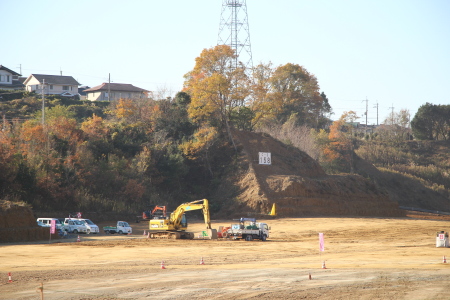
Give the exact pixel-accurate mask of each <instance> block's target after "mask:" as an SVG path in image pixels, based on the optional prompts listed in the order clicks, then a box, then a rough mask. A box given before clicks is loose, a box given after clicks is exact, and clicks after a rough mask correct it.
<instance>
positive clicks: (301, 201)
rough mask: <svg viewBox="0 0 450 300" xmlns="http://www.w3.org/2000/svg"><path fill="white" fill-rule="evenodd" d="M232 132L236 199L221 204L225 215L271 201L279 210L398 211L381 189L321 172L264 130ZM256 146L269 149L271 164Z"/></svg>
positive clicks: (261, 210) (261, 209)
mask: <svg viewBox="0 0 450 300" xmlns="http://www.w3.org/2000/svg"><path fill="white" fill-rule="evenodd" d="M233 136H234V137H235V139H236V142H237V144H238V145H239V147H240V149H241V152H240V153H241V156H240V157H239V166H240V167H241V171H240V172H239V174H236V176H235V182H234V184H235V186H237V189H236V191H235V194H234V198H235V199H237V201H235V202H233V203H228V205H226V206H225V208H224V209H223V212H224V213H225V214H226V215H234V216H238V215H240V216H242V214H243V213H246V214H248V215H251V214H267V213H268V212H269V211H270V208H271V207H272V204H273V203H276V205H277V212H278V215H279V216H319V215H321V216H344V215H347V216H348V215H353V216H389V217H393V216H403V215H404V213H403V211H401V210H400V209H399V208H398V203H396V202H393V201H391V200H390V198H389V196H388V194H387V193H385V192H382V191H380V190H379V189H378V188H377V187H376V186H375V185H374V184H372V183H371V182H370V181H368V180H366V179H364V178H363V177H361V176H359V175H347V176H329V175H326V174H325V172H324V171H323V169H322V168H321V167H320V165H319V164H318V163H317V162H316V161H314V160H313V159H312V158H311V157H309V156H308V155H307V154H306V153H304V152H302V151H300V150H299V149H297V148H294V147H289V146H286V145H285V144H283V143H281V142H279V141H277V140H275V139H273V138H272V137H270V136H268V135H265V134H261V133H254V132H246V131H234V132H233ZM258 152H270V153H271V157H272V164H271V165H260V164H259V160H258V157H259V156H258ZM228 196H229V195H228ZM236 202H237V203H236ZM236 206H238V207H236Z"/></svg>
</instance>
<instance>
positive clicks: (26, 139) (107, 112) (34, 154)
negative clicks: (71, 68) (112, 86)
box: [0, 45, 450, 216]
mask: <svg viewBox="0 0 450 300" xmlns="http://www.w3.org/2000/svg"><path fill="white" fill-rule="evenodd" d="M236 58H237V56H236V54H235V53H234V51H233V50H232V49H231V48H229V47H228V46H224V45H218V46H216V47H214V48H211V49H204V50H203V51H202V53H201V54H200V56H199V57H197V58H196V59H195V66H194V68H193V70H191V71H190V72H188V73H187V74H186V75H185V76H184V78H185V82H184V87H183V91H182V92H179V93H177V94H176V96H175V97H174V98H171V97H165V96H155V95H150V96H151V97H149V98H146V99H120V100H118V101H111V102H98V101H97V102H88V101H76V100H71V99H65V98H60V97H58V96H46V97H45V99H44V100H42V99H41V97H40V96H39V95H35V94H32V93H28V92H17V93H5V94H3V95H5V97H2V99H1V101H0V111H1V112H2V113H3V122H2V125H1V131H0V200H9V201H23V202H25V203H27V204H29V205H31V206H32V208H33V209H35V210H41V211H67V212H71V211H84V212H86V211H90V212H100V211H110V212H123V213H138V212H141V211H143V210H147V209H148V206H151V205H166V206H168V207H169V209H174V208H175V207H177V206H178V205H179V204H180V203H182V202H187V201H192V200H196V199H202V198H208V199H209V200H210V203H211V210H212V213H213V214H214V213H228V214H232V213H233V212H234V211H238V212H244V211H245V212H247V213H266V212H267V211H268V209H269V208H270V206H271V204H273V203H278V204H279V205H280V210H279V211H280V214H284V215H289V216H295V215H308V214H310V215H318V214H327V215H332V214H338V215H344V214H347V215H349V214H354V215H377V216H378V215H383V214H384V215H389V216H391V215H392V216H393V215H399V212H398V204H400V205H402V206H409V207H415V208H423V209H431V210H443V211H450V208H449V204H448V203H449V188H450V183H449V175H448V174H449V157H448V154H447V153H448V151H447V149H448V147H449V145H448V144H447V143H446V142H445V141H440V140H448V139H449V138H450V137H449V135H448V132H450V130H449V129H450V121H449V120H450V117H449V116H448V114H450V107H447V106H436V105H433V104H429V103H427V104H426V105H424V106H423V107H421V108H420V109H419V110H418V113H417V114H416V116H414V119H413V120H412V122H411V124H412V125H414V127H413V128H412V129H413V130H411V128H410V127H409V126H410V125H409V119H410V116H409V112H408V111H407V110H401V111H400V112H399V113H395V114H394V112H393V113H392V115H391V116H389V118H388V119H386V120H385V122H384V124H383V125H382V126H380V127H379V128H377V129H376V132H372V133H370V134H369V133H368V132H367V128H366V132H364V131H361V130H359V131H358V128H357V126H356V125H355V124H357V122H356V120H357V119H358V116H357V114H356V113H355V112H353V111H349V112H345V113H344V114H343V115H342V116H341V117H340V118H339V120H337V121H334V122H331V120H330V119H329V118H328V117H327V116H329V115H330V113H331V107H330V105H329V102H328V99H327V96H326V95H325V93H324V92H322V93H320V92H319V91H320V88H319V84H318V80H317V78H316V77H315V76H314V75H313V74H312V73H310V72H308V71H307V70H306V69H305V68H304V67H303V66H300V65H298V64H293V63H287V64H285V65H281V66H278V67H273V66H272V65H271V64H270V63H268V64H262V63H261V64H260V65H258V66H256V67H255V68H254V70H253V72H252V74H251V75H248V72H246V70H245V68H243V67H242V66H240V67H237V68H234V69H230V68H229V65H230V61H234V60H235V59H236ZM42 104H44V106H45V109H44V111H42ZM429 120H433V121H434V122H430V121H429ZM413 134H414V135H413ZM414 137H420V138H423V139H434V140H436V141H415V140H413V138H414ZM277 140H278V141H277ZM258 152H271V153H272V154H273V158H274V160H273V162H274V163H273V165H271V166H270V167H267V168H266V167H262V166H259V165H258V164H257V163H255V161H257V160H258V157H257V153H258ZM330 175H333V176H330ZM300 208H301V209H300Z"/></svg>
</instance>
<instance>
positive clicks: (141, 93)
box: [84, 83, 149, 101]
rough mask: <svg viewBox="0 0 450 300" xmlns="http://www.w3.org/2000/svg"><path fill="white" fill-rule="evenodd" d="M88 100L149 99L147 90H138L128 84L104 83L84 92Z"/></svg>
mask: <svg viewBox="0 0 450 300" xmlns="http://www.w3.org/2000/svg"><path fill="white" fill-rule="evenodd" d="M84 92H85V93H86V100H91V101H102V100H106V101H108V100H110V101H112V100H119V99H122V98H124V99H143V98H147V97H148V92H149V91H147V90H144V89H141V88H138V87H136V86H134V85H132V84H127V83H102V84H101V85H98V86H94V87H93V88H90V89H87V90H84Z"/></svg>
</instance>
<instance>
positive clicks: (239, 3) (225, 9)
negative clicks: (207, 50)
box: [217, 0, 253, 69]
mask: <svg viewBox="0 0 450 300" xmlns="http://www.w3.org/2000/svg"><path fill="white" fill-rule="evenodd" d="M217 44H218V45H228V46H230V47H231V48H232V49H234V50H235V51H236V55H237V58H236V59H235V60H234V61H233V65H232V66H231V67H232V68H233V69H235V68H236V67H237V65H238V61H241V62H242V63H243V64H244V67H245V68H247V69H251V68H253V59H252V47H251V44H250V29H249V26H248V14H247V4H246V3H245V0H222V13H221V14H220V25H219V38H218V42H217Z"/></svg>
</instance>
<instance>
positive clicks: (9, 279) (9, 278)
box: [8, 272, 12, 283]
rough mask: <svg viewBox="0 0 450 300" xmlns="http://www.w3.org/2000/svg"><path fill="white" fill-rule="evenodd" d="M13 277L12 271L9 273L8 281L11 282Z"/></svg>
mask: <svg viewBox="0 0 450 300" xmlns="http://www.w3.org/2000/svg"><path fill="white" fill-rule="evenodd" d="M11 282H12V279H11V272H9V273H8V283H11Z"/></svg>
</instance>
